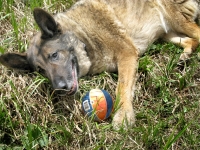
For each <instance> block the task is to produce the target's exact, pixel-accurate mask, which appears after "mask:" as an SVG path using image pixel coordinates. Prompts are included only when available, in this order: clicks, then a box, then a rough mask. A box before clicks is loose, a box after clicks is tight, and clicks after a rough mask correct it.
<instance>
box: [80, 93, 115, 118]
mask: <svg viewBox="0 0 200 150" xmlns="http://www.w3.org/2000/svg"><path fill="white" fill-rule="evenodd" d="M82 109H83V111H84V113H85V114H86V115H87V116H89V117H91V116H94V120H96V121H101V120H105V119H107V118H108V117H109V116H110V115H111V113H112V110H113V99H112V97H111V96H110V94H109V93H108V92H107V91H105V90H100V89H92V90H90V91H89V92H87V93H86V95H85V96H84V97H83V98H82Z"/></svg>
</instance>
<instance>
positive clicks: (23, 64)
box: [0, 53, 33, 72]
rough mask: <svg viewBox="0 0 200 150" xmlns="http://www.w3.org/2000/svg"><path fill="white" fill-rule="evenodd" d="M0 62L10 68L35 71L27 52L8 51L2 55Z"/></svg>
mask: <svg viewBox="0 0 200 150" xmlns="http://www.w3.org/2000/svg"><path fill="white" fill-rule="evenodd" d="M0 63H1V64H2V65H4V66H6V67H8V68H11V69H17V70H22V71H29V72H30V71H33V69H32V67H31V65H30V64H29V63H28V61H27V55H26V53H22V54H17V53H7V54H3V55H0Z"/></svg>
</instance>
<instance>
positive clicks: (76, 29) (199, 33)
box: [0, 0, 200, 127]
mask: <svg viewBox="0 0 200 150" xmlns="http://www.w3.org/2000/svg"><path fill="white" fill-rule="evenodd" d="M34 14H35V20H36V22H37V23H38V25H39V27H40V28H41V30H42V33H38V34H37V35H36V36H35V37H34V38H33V40H32V42H31V44H30V47H29V50H28V51H27V54H4V55H2V56H0V62H1V63H2V64H4V65H5V66H8V67H11V68H15V69H16V68H19V69H24V66H26V68H29V65H30V66H33V67H31V68H32V69H33V70H35V69H37V67H40V68H42V69H43V70H44V71H45V74H46V76H47V77H48V78H49V79H50V80H51V81H52V80H54V74H55V70H56V71H58V72H59V73H58V74H64V72H63V70H62V69H59V66H61V65H62V64H64V63H66V62H65V61H64V59H65V58H66V59H67V57H68V55H69V54H68V52H63V51H62V54H59V55H61V56H62V58H63V60H59V61H57V62H56V63H54V62H50V63H48V61H47V60H46V61H45V59H44V58H46V57H47V56H48V55H50V54H52V53H54V51H55V49H56V47H58V46H59V45H54V43H56V42H55V41H54V42H53V41H52V42H51V38H52V37H48V41H50V42H48V44H42V43H45V42H46V41H45V40H46V39H47V38H42V37H41V36H44V34H45V30H46V29H45V28H44V27H43V25H44V24H45V22H46V21H48V19H47V18H48V17H49V16H48V15H46V12H44V11H43V10H41V9H35V11H34ZM43 14H45V15H43ZM41 16H42V17H41ZM45 16H48V17H45ZM198 16H199V1H198V0H80V1H79V2H77V3H76V4H75V5H73V6H72V7H71V8H70V9H69V10H68V11H66V12H64V13H58V14H56V15H55V16H54V17H53V18H54V19H55V22H56V25H57V30H58V31H59V32H60V34H59V36H60V35H64V34H65V33H66V32H68V31H70V32H72V33H73V34H74V35H75V36H76V37H77V38H78V39H79V40H80V41H79V40H78V41H74V39H73V38H72V39H70V41H71V42H72V43H73V44H74V45H76V46H75V47H76V48H75V49H74V55H75V56H76V57H77V61H78V65H79V68H80V71H79V77H81V76H85V75H87V74H98V73H100V72H102V71H108V72H115V71H118V74H119V78H118V85H117V90H116V95H117V96H119V97H120V109H119V110H118V111H117V112H116V114H115V116H114V118H113V125H114V126H116V127H117V126H119V125H121V124H123V122H124V121H126V122H127V123H128V124H129V125H132V124H133V123H134V122H135V117H134V111H133V106H132V100H133V93H134V89H135V82H136V74H137V67H138V57H139V56H141V55H143V54H144V52H145V51H146V49H147V48H148V46H149V45H150V44H152V43H153V42H154V41H155V40H157V39H158V38H162V39H164V40H166V41H170V42H173V43H176V44H178V45H180V46H182V47H183V48H184V51H183V54H182V55H181V57H180V59H186V58H188V57H189V55H190V54H191V53H192V51H193V50H195V49H196V47H197V46H198V43H199V40H200V29H199V27H198V25H197V24H196V23H195V19H198ZM49 18H51V17H49ZM38 20H39V21H38ZM40 20H42V21H40ZM43 20H44V21H43ZM50 20H51V19H50ZM46 26H48V25H47V24H46ZM46 26H45V27H46ZM47 30H50V29H47ZM45 36H47V35H45ZM56 36H57V33H56V34H55V37H56ZM53 37H54V36H53ZM68 41H69V40H68ZM57 43H58V42H57ZM43 45H45V46H43ZM84 47H85V48H84ZM40 53H42V55H41V54H40ZM21 55H23V56H21ZM13 59H15V61H14V60H13ZM17 60H20V61H19V62H17ZM12 61H14V63H13V62H12ZM23 64H26V65H23ZM26 68H25V69H26ZM65 76H66V75H65ZM74 76H75V75H74ZM73 80H74V79H73ZM73 82H75V81H73ZM59 84H61V83H59ZM72 84H73V85H72ZM74 84H75V85H76V83H71V84H70V87H71V88H73V86H74Z"/></svg>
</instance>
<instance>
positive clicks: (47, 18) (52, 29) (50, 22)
mask: <svg viewBox="0 0 200 150" xmlns="http://www.w3.org/2000/svg"><path fill="white" fill-rule="evenodd" d="M33 15H34V19H35V21H36V23H37V24H38V26H39V28H40V30H41V32H42V38H52V37H53V36H54V35H56V34H57V33H58V32H59V29H58V25H57V23H56V21H55V20H54V18H53V17H52V16H51V15H50V14H49V13H48V12H46V11H45V10H43V9H41V8H35V9H34V11H33Z"/></svg>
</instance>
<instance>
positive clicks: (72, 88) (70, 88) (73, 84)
mask: <svg viewBox="0 0 200 150" xmlns="http://www.w3.org/2000/svg"><path fill="white" fill-rule="evenodd" d="M70 73H71V75H70V80H69V79H68V80H66V82H67V83H66V86H65V87H64V88H63V89H55V91H56V93H57V94H58V95H59V96H66V95H73V94H75V93H76V92H77V90H78V76H77V69H76V65H75V64H73V63H72V65H71V71H70Z"/></svg>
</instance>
